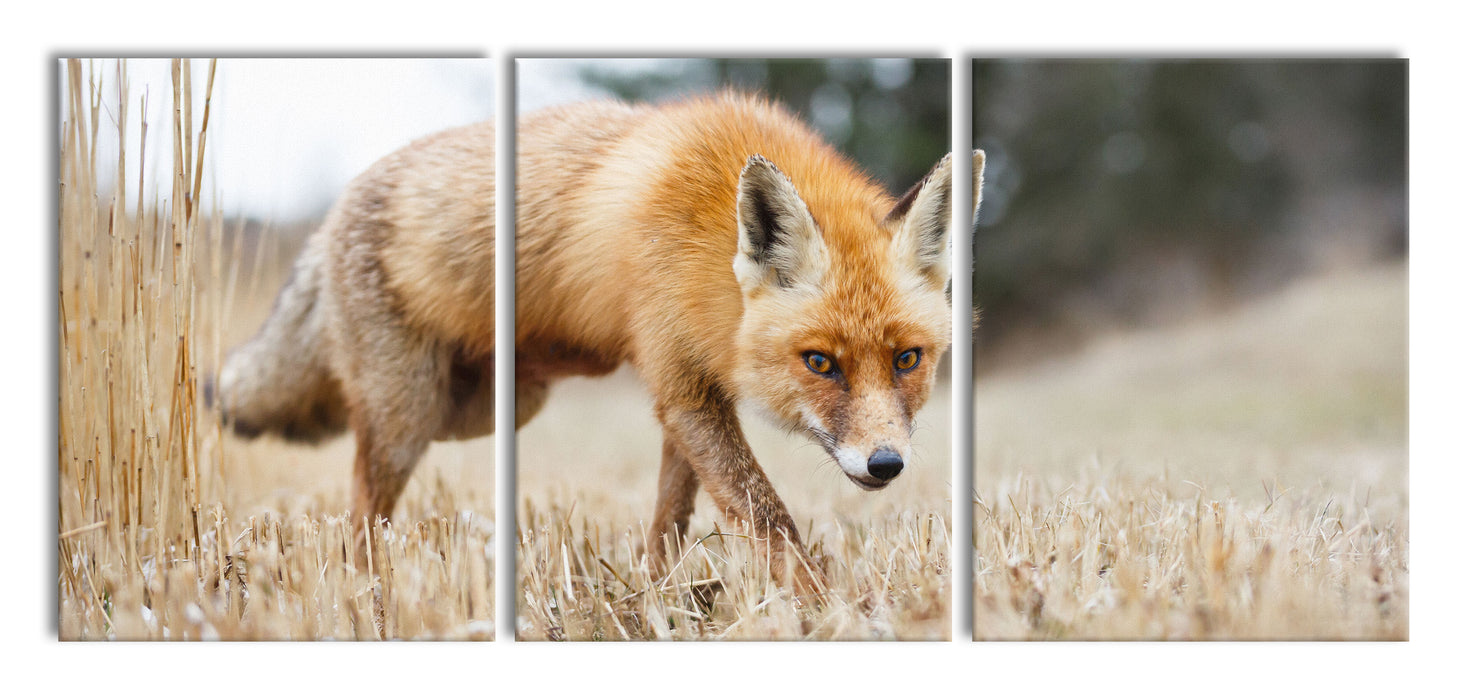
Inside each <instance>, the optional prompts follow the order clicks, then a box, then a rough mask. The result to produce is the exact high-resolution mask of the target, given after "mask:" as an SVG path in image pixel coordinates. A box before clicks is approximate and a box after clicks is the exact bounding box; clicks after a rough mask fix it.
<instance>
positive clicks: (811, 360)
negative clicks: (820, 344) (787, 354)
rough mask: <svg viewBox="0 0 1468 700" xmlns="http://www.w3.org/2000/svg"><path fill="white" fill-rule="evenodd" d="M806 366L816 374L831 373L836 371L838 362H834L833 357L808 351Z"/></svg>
mask: <svg viewBox="0 0 1468 700" xmlns="http://www.w3.org/2000/svg"><path fill="white" fill-rule="evenodd" d="M805 366H806V367H809V368H810V371H812V372H815V373H816V374H830V373H832V372H834V371H836V363H835V362H832V361H831V358H829V357H826V356H825V355H822V354H821V353H818V352H808V353H806V354H805Z"/></svg>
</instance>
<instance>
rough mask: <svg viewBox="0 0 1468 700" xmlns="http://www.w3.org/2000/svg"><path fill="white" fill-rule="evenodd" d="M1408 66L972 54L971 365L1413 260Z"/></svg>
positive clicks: (985, 364) (1062, 347)
mask: <svg viewBox="0 0 1468 700" xmlns="http://www.w3.org/2000/svg"><path fill="white" fill-rule="evenodd" d="M1406 95H1407V64H1406V62H1405V61H1402V60H1330V61H1322V60H1283V61H1279V60H1275V61H1267V60H1204V61H1183V60H1146V59H1143V60H1118V59H1111V60H976V61H974V63H973V119H974V130H973V136H974V143H975V145H976V146H977V147H980V148H983V149H985V150H986V151H987V153H988V157H989V159H988V165H987V173H986V181H985V188H984V200H983V207H982V210H981V211H980V214H979V221H978V228H977V229H976V234H975V242H974V245H975V256H974V259H975V270H974V297H975V301H976V303H977V304H978V305H979V306H980V307H981V308H982V312H983V322H982V323H981V324H980V326H979V328H978V330H977V332H976V338H977V340H976V342H977V351H976V353H975V358H976V360H975V363H976V370H977V371H979V372H983V371H984V370H985V369H986V368H988V367H993V366H996V365H1000V364H1003V363H1004V362H1007V361H1010V360H1015V359H1023V358H1026V357H1034V356H1036V355H1044V354H1047V353H1049V352H1053V351H1057V350H1065V349H1069V348H1074V347H1075V346H1076V345H1077V344H1078V343H1080V342H1082V341H1083V340H1084V339H1085V338H1087V337H1091V336H1094V335H1096V334H1097V333H1099V332H1101V331H1105V330H1109V329H1116V328H1133V327H1142V326H1148V325H1156V324H1159V323H1168V322H1176V321H1179V320H1182V319H1186V318H1191V317H1196V316H1198V315H1200V314H1207V313H1209V312H1213V311H1217V310H1219V309H1222V308H1226V307H1228V306H1229V305H1230V304H1233V303H1235V302H1239V301H1242V300H1246V299H1250V298H1254V297H1257V296H1258V295H1260V294H1264V293H1267V292H1269V291H1272V290H1276V289H1278V288H1280V287H1282V286H1283V285H1285V284H1286V283H1288V282H1289V281H1290V280H1293V279H1296V278H1300V277H1302V276H1308V275H1312V274H1318V273H1323V272H1327V271H1330V270H1339V269H1343V268H1357V267H1362V266H1368V265H1371V264H1373V263H1377V262H1381V261H1386V260H1401V259H1404V258H1405V256H1406V251H1407V221H1406V194H1407V189H1406V188H1407V182H1406V166H1407V128H1406V117H1407V114H1406V105H1407V101H1406Z"/></svg>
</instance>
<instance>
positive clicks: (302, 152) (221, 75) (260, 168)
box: [61, 58, 495, 221]
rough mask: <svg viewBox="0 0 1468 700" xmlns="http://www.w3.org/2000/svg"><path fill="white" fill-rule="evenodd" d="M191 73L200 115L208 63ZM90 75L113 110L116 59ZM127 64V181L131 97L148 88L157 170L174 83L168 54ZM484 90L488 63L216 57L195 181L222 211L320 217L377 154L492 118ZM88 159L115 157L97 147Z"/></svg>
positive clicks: (135, 100)
mask: <svg viewBox="0 0 1468 700" xmlns="http://www.w3.org/2000/svg"><path fill="white" fill-rule="evenodd" d="M192 70H193V82H194V92H195V95H196V102H198V103H200V104H199V105H198V106H196V107H195V109H194V112H195V115H194V120H195V122H196V123H198V121H199V120H200V119H202V103H201V101H202V93H203V91H204V85H205V83H206V81H207V76H208V62H207V61H203V60H196V61H194V63H193V69H192ZM97 72H98V74H99V75H100V76H101V77H102V78H103V80H104V85H106V86H107V87H105V89H104V96H105V97H106V101H107V103H108V106H107V113H109V114H115V113H116V85H115V78H114V76H115V67H114V66H113V64H111V63H104V64H99V70H98V71H97ZM128 73H129V78H130V82H131V84H132V95H133V97H132V99H131V100H130V107H129V109H130V114H129V116H128V121H129V126H128V134H129V141H130V146H129V153H128V160H129V173H130V174H129V178H130V179H131V180H132V181H133V182H136V177H137V172H136V170H135V167H136V158H137V156H136V153H137V147H138V143H137V141H138V121H137V113H138V104H139V99H141V97H142V95H143V94H144V92H145V91H146V93H147V95H148V113H149V116H148V120H149V125H148V146H147V150H148V163H149V167H150V168H167V167H169V166H168V165H167V164H168V163H170V162H171V160H170V159H171V152H170V151H168V150H167V149H166V148H163V146H164V145H166V144H167V142H168V141H167V139H168V137H169V129H170V123H171V122H170V120H171V119H172V116H171V113H170V112H171V109H172V87H171V81H170V78H169V64H168V62H167V61H162V60H157V61H155V60H136V59H135V60H130V61H128ZM62 80H63V81H65V75H64V70H63V75H62ZM63 86H64V82H63ZM494 98H495V91H494V65H493V63H492V62H490V61H488V60H485V59H424V60H409V59H401V58H394V59H220V61H219V64H218V73H217V75H216V77H215V85H214V96H213V102H212V106H211V116H210V123H209V133H208V140H207V145H206V149H205V162H206V166H205V167H206V170H205V173H206V176H205V188H206V190H208V191H212V192H215V193H218V195H219V198H218V200H217V201H218V203H219V205H220V207H221V209H222V210H223V212H224V213H225V214H226V215H244V216H252V217H257V218H263V219H270V220H274V221H287V220H291V219H301V218H314V217H319V216H320V215H322V214H323V213H324V212H325V210H326V208H327V207H329V206H330V204H331V201H332V200H333V199H334V198H335V196H336V194H337V193H338V192H340V191H341V189H342V187H343V186H344V185H345V184H346V183H347V182H348V181H350V180H351V179H352V178H353V177H355V176H356V175H357V174H358V173H360V172H362V171H363V170H365V169H366V168H367V166H369V165H371V164H372V163H373V162H374V161H376V160H377V159H378V158H381V157H382V156H385V155H387V154H388V153H391V152H392V151H393V150H395V149H397V148H398V147H400V146H403V145H406V144H407V143H409V142H410V141H412V140H413V139H415V138H418V137H420V136H425V135H427V134H430V133H433V132H435V131H438V130H440V129H443V128H446V127H449V126H455V125H459V124H467V123H471V122H475V121H482V120H486V119H491V118H493V116H494ZM64 101H65V100H64V92H63V102H64ZM61 116H62V118H63V119H65V118H66V114H65V113H64V111H63V113H62V115H61ZM102 123H103V131H104V132H105V131H107V130H108V129H115V126H112V124H113V122H112V121H111V120H110V119H108V118H106V117H104V121H103V122H102ZM98 141H99V144H105V143H106V141H107V139H105V138H101V137H99V139H98ZM111 141H113V142H114V143H115V141H116V139H115V137H114V138H112V139H111ZM114 153H115V151H114ZM114 157H115V156H114ZM98 162H99V163H108V162H115V160H109V153H108V151H106V150H101V151H99V160H98ZM99 169H102V170H105V168H99ZM162 180H163V181H165V182H166V178H162ZM104 186H105V185H104ZM150 194H151V193H150ZM130 198H131V195H130Z"/></svg>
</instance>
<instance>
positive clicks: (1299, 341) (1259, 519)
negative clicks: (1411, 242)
mask: <svg viewBox="0 0 1468 700" xmlns="http://www.w3.org/2000/svg"><path fill="white" fill-rule="evenodd" d="M974 401H975V420H976V425H975V440H976V444H975V453H974V454H975V461H976V472H975V482H974V483H975V491H976V493H975V504H976V505H975V508H976V510H975V514H974V524H975V530H974V540H973V547H974V556H975V562H974V572H975V587H974V633H975V637H976V638H977V639H1405V638H1406V637H1407V621H1408V579H1409V571H1410V567H1409V559H1408V534H1409V530H1408V518H1407V510H1408V507H1407V506H1408V504H1407V501H1408V495H1407V272H1406V266H1405V264H1402V263H1397V264H1391V265H1388V266H1383V267H1378V268H1375V269H1369V270H1364V271H1357V272H1344V273H1338V274H1334V275H1330V276H1326V277H1322V278H1318V279H1313V280H1307V281H1304V282H1300V283H1297V284H1295V285H1294V286H1292V287H1290V288H1288V289H1286V290H1285V291H1283V292H1282V293H1279V294H1277V295H1275V296H1273V297H1270V298H1267V299H1263V300H1260V301H1257V302H1254V303H1251V304H1249V305H1247V306H1245V307H1242V308H1239V309H1237V310H1235V311H1232V312H1229V313H1227V314H1224V315H1222V316H1219V317H1217V318H1213V319H1208V320H1204V321H1198V322H1195V323H1192V324H1189V325H1186V326H1183V327H1177V328H1171V329H1166V330H1156V331H1148V332H1136V333H1129V334H1123V335H1117V336H1115V337H1112V338H1109V339H1106V340H1103V341H1100V342H1097V343H1094V344H1093V345H1091V346H1090V347H1089V348H1087V349H1085V350H1084V351H1082V352H1079V353H1077V354H1075V355H1072V356H1069V357H1065V358H1061V359H1056V360H1051V361H1046V362H1043V363H1039V364H1035V365H1032V366H1028V367H1023V368H1017V369H1014V370H1010V371H1005V372H1000V373H996V374H993V375H990V376H987V377H983V378H981V379H980V381H979V382H978V384H977V386H976V390H975V397H974Z"/></svg>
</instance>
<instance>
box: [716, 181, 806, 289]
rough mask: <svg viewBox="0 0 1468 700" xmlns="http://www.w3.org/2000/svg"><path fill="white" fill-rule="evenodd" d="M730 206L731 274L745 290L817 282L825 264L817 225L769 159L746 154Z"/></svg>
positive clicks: (793, 185) (803, 201) (802, 202)
mask: <svg viewBox="0 0 1468 700" xmlns="http://www.w3.org/2000/svg"><path fill="white" fill-rule="evenodd" d="M735 208H736V210H737V215H738V222H739V252H738V253H737V254H736V255H735V256H734V276H735V277H736V278H738V280H739V284H740V286H741V287H743V288H744V290H745V291H746V292H750V291H754V290H755V289H758V288H759V287H761V286H766V285H772V284H773V285H776V286H779V287H794V286H797V285H801V284H807V283H809V284H815V283H818V282H819V281H820V278H821V274H822V273H823V272H824V270H825V266H826V251H825V244H824V242H823V241H822V240H821V232H820V229H818V228H817V227H816V222H815V219H813V218H811V215H810V209H808V208H807V207H806V205H805V200H803V199H801V198H800V194H799V193H798V192H796V191H795V184H794V183H792V182H790V178H788V177H786V176H785V173H782V172H780V169H779V168H776V167H775V164H774V163H771V162H770V161H769V160H767V159H765V157H764V156H761V155H752V156H750V157H749V160H748V161H747V162H746V163H745V164H744V170H742V171H740V173H739V195H738V200H737V203H736V205H735Z"/></svg>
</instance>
